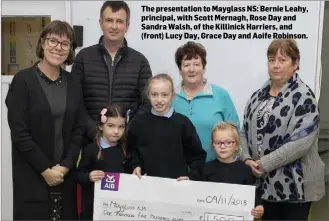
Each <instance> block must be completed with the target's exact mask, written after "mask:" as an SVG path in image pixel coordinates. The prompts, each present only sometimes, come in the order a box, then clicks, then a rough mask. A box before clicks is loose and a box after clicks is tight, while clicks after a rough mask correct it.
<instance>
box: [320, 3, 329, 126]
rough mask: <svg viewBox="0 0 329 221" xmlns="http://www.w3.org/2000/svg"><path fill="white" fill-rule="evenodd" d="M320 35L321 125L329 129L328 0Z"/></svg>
mask: <svg viewBox="0 0 329 221" xmlns="http://www.w3.org/2000/svg"><path fill="white" fill-rule="evenodd" d="M323 20H324V21H323V26H324V28H323V35H322V39H323V41H322V54H321V62H322V80H321V95H320V101H319V106H320V112H321V127H322V128H326V129H329V97H328V94H329V2H326V7H325V12H324V18H323Z"/></svg>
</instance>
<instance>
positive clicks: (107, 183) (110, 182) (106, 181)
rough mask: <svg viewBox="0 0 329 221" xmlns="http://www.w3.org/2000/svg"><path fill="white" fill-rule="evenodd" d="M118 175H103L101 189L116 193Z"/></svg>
mask: <svg viewBox="0 0 329 221" xmlns="http://www.w3.org/2000/svg"><path fill="white" fill-rule="evenodd" d="M119 180H120V173H105V177H104V178H103V179H102V183H101V189H102V190H111V191H118V189H119Z"/></svg>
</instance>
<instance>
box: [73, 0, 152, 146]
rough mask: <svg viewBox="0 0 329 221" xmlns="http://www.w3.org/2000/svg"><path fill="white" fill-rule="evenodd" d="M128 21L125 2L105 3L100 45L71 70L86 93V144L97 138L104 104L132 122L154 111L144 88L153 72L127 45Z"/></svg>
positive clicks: (79, 58)
mask: <svg viewBox="0 0 329 221" xmlns="http://www.w3.org/2000/svg"><path fill="white" fill-rule="evenodd" d="M129 19H130V9H129V7H128V5H127V4H126V3H125V2H124V1H106V2H104V4H103V6H102V8H101V11H100V19H99V24H100V27H101V29H102V31H103V36H101V38H100V39H99V42H98V44H96V45H93V46H90V47H87V48H84V49H82V50H81V51H80V52H79V53H78V54H77V56H76V61H75V64H74V65H73V67H72V73H73V74H76V75H78V76H79V77H80V80H81V85H82V90H83V98H84V109H85V110H86V121H85V135H86V138H88V139H87V140H86V142H87V143H88V142H91V141H92V140H93V139H94V137H95V133H96V130H95V129H96V122H95V119H97V116H98V115H99V113H100V111H101V108H102V107H103V106H104V104H106V103H117V104H121V105H122V106H123V107H124V108H125V110H126V111H127V116H128V117H129V119H130V120H132V119H133V117H134V115H135V114H139V113H142V112H146V111H150V109H151V106H150V104H149V102H148V100H147V98H146V96H144V94H145V93H144V87H145V85H146V84H147V81H148V79H149V78H150V77H151V76H152V72H151V68H150V65H149V62H148V60H147V59H146V58H145V56H144V55H143V54H142V53H140V52H138V51H136V50H134V49H132V48H130V47H128V45H127V41H126V39H125V33H126V32H127V30H128V28H129ZM88 140H89V141H88Z"/></svg>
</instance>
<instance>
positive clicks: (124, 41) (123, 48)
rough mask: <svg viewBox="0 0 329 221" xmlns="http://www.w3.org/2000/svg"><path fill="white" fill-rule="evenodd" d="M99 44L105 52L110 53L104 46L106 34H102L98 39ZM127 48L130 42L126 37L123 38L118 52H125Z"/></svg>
mask: <svg viewBox="0 0 329 221" xmlns="http://www.w3.org/2000/svg"><path fill="white" fill-rule="evenodd" d="M98 46H99V48H100V49H101V50H102V52H103V53H106V54H108V52H107V50H106V48H105V46H104V35H102V36H101V37H100V38H99V40H98ZM127 48H128V42H127V39H126V38H124V39H123V43H122V46H121V47H120V48H119V50H118V52H119V53H122V54H123V53H124V52H125V51H126V50H127Z"/></svg>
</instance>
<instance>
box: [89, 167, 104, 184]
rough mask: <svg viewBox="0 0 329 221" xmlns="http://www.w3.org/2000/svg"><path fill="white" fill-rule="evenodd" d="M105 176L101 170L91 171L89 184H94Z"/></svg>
mask: <svg viewBox="0 0 329 221" xmlns="http://www.w3.org/2000/svg"><path fill="white" fill-rule="evenodd" d="M104 176H105V173H104V171H102V170H93V171H91V172H90V173H89V179H90V181H91V182H96V181H98V180H101V179H103V178H104Z"/></svg>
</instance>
